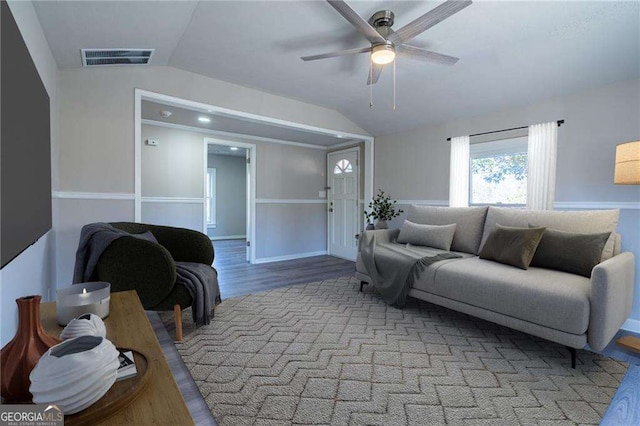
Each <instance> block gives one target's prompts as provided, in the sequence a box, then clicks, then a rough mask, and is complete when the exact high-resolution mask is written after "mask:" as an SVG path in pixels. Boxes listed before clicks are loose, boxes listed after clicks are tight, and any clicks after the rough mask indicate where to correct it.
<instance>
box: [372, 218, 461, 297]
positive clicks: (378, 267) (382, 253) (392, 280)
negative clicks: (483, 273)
mask: <svg viewBox="0 0 640 426" xmlns="http://www.w3.org/2000/svg"><path fill="white" fill-rule="evenodd" d="M359 243H360V255H361V258H362V262H363V263H364V267H365V268H366V269H367V274H368V275H369V277H371V281H372V284H373V285H374V287H375V288H376V289H377V290H378V292H379V293H380V295H381V296H382V298H383V299H384V301H385V302H386V303H387V304H389V305H395V306H397V307H398V308H402V307H404V304H405V302H406V301H407V296H408V295H409V290H411V287H413V283H414V282H415V280H417V279H418V278H419V277H420V274H421V273H422V271H424V270H425V269H426V268H427V267H429V266H430V265H432V264H433V263H435V262H438V261H440V260H445V259H455V258H459V257H461V256H460V255H458V254H455V253H451V252H447V251H443V250H439V249H435V248H431V247H423V246H420V247H419V248H418V247H415V249H413V250H412V249H411V246H410V245H409V244H407V245H401V244H397V243H378V242H377V241H376V234H375V233H374V232H366V231H365V232H363V233H362V234H361V236H360V241H359Z"/></svg>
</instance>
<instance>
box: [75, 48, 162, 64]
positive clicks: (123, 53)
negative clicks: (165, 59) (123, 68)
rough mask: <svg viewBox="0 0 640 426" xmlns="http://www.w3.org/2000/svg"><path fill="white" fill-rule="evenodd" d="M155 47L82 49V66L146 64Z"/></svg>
mask: <svg viewBox="0 0 640 426" xmlns="http://www.w3.org/2000/svg"><path fill="white" fill-rule="evenodd" d="M154 50H155V49H81V52H82V66H83V67H97V66H103V65H146V64H148V63H149V61H151V57H152V56H153V52H154Z"/></svg>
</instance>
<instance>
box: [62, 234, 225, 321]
mask: <svg viewBox="0 0 640 426" xmlns="http://www.w3.org/2000/svg"><path fill="white" fill-rule="evenodd" d="M127 236H128V237H131V236H134V237H135V236H136V235H135V234H130V233H128V232H126V231H122V230H120V229H116V228H114V227H113V226H112V225H110V224H108V223H90V224H88V225H85V226H83V227H82V231H81V232H80V241H79V243H78V250H77V251H76V263H75V267H74V270H73V283H74V284H75V283H81V282H88V281H94V280H96V279H98V278H97V276H96V265H97V264H98V260H99V259H100V256H102V253H104V251H105V250H106V249H107V247H109V245H110V244H111V243H112V242H113V241H115V240H117V239H118V238H121V237H127ZM211 274H214V275H215V271H214V270H213V268H211V267H210V266H209V265H204V264H200V263H191V262H176V284H180V285H183V286H185V287H186V289H187V291H189V294H190V295H191V297H192V298H193V304H192V305H191V309H192V315H193V322H194V323H196V325H197V326H200V325H205V324H209V323H210V322H211V318H212V317H213V314H212V312H213V307H214V306H215V302H217V301H219V300H220V291H219V290H218V288H217V287H216V288H210V287H211V283H212V282H213V283H215V284H216V286H217V280H216V279H215V276H214V277H213V278H212V277H211Z"/></svg>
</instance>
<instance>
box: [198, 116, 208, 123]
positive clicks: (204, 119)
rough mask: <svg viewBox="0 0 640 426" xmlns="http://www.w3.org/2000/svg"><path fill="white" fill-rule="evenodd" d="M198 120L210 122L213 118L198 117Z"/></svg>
mask: <svg viewBox="0 0 640 426" xmlns="http://www.w3.org/2000/svg"><path fill="white" fill-rule="evenodd" d="M198 121H199V122H201V123H210V122H211V119H210V118H209V117H198Z"/></svg>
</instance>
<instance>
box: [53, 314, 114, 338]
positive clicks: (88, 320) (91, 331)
mask: <svg viewBox="0 0 640 426" xmlns="http://www.w3.org/2000/svg"><path fill="white" fill-rule="evenodd" d="M79 336H98V337H107V328H106V327H105V326H104V322H103V321H102V319H101V318H100V317H99V316H98V315H96V314H84V315H80V316H79V317H78V318H75V319H72V320H71V321H70V322H69V324H67V326H66V327H65V328H64V330H62V333H61V334H60V338H61V339H62V340H67V339H72V338H74V337H79Z"/></svg>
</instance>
